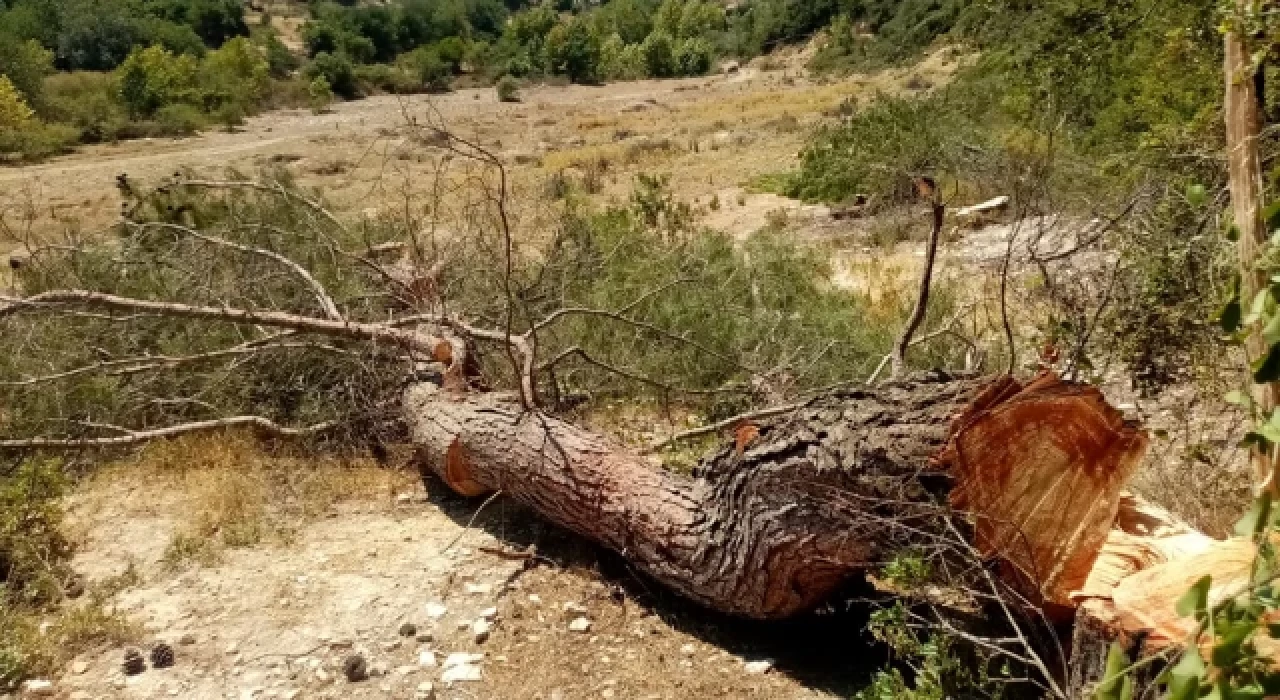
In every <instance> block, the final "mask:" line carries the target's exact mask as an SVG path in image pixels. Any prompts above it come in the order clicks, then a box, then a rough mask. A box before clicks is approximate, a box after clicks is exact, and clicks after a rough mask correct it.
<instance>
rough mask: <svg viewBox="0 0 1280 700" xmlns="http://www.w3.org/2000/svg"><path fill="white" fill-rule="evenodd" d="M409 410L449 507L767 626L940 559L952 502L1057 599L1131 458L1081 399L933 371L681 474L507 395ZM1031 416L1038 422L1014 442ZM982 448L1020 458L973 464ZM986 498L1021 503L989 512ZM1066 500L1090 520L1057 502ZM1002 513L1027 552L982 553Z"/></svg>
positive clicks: (817, 408)
mask: <svg viewBox="0 0 1280 700" xmlns="http://www.w3.org/2000/svg"><path fill="white" fill-rule="evenodd" d="M984 389H987V391H984ZM404 404H405V406H404V408H405V413H406V418H407V422H408V424H409V427H410V430H411V433H412V436H413V439H414V441H415V443H416V444H417V445H418V447H419V449H420V451H421V459H422V466H423V468H424V469H429V470H431V471H433V472H435V473H436V474H438V475H440V476H441V477H443V478H444V479H445V481H446V482H447V483H449V484H451V485H453V486H454V487H455V488H457V489H458V490H459V491H460V492H461V493H464V494H469V495H477V494H479V493H481V492H483V491H496V490H501V491H502V492H503V493H504V494H506V495H508V496H510V497H511V498H514V499H515V500H517V501H519V502H521V503H523V504H524V505H526V506H528V507H529V508H531V509H533V510H534V511H535V512H537V513H538V514H540V515H541V516H542V517H545V518H547V519H548V520H550V521H552V522H554V523H556V524H558V525H560V526H562V527H565V528H567V529H569V530H572V531H574V532H576V533H578V534H580V535H583V536H585V537H587V538H589V539H591V540H593V541H595V542H597V543H599V544H601V545H603V546H605V547H608V548H610V549H612V550H614V551H616V552H618V553H620V554H621V555H622V556H624V557H626V558H627V559H628V560H629V561H630V562H632V563H633V564H634V565H635V566H636V567H637V568H639V569H641V570H643V571H645V572H646V573H647V574H649V575H650V576H652V577H654V578H655V579H656V580H658V581H659V582H661V583H663V584H665V585H667V586H669V587H670V588H672V589H673V590H675V591H677V592H678V593H680V594H682V595H685V596H687V597H689V598H691V599H693V600H696V601H699V602H701V603H703V604H705V605H707V606H709V607H711V608H715V609H718V610H721V611H724V612H728V613H732V614H736V615H741V616H745V617H752V618H764V619H767V618H782V617H787V616H790V615H794V614H796V613H799V612H802V611H805V610H808V609H810V608H813V607H815V606H816V605H818V604H819V603H821V602H823V601H824V600H825V599H826V598H828V597H829V596H830V595H831V594H832V593H833V592H835V591H836V589H837V588H839V587H840V586H841V585H843V584H844V583H845V582H847V581H848V580H849V579H850V578H851V577H853V576H855V575H857V574H859V573H861V572H863V571H864V570H865V569H866V568H868V567H869V566H873V565H875V564H876V563H878V562H882V561H884V560H886V559H887V558H889V557H892V556H893V555H894V554H895V553H897V552H899V551H901V550H902V549H904V548H907V547H912V546H934V545H937V544H938V542H939V541H941V540H942V539H944V538H947V537H949V536H950V535H949V534H948V533H949V530H948V528H946V527H944V526H943V522H944V521H945V520H946V518H947V517H948V515H949V514H950V513H951V510H950V507H949V506H948V505H947V501H948V497H949V496H951V495H952V494H955V493H960V494H962V498H961V502H962V503H964V504H965V507H966V508H967V509H968V510H970V511H971V515H970V517H971V518H972V519H973V520H974V521H975V522H976V523H978V528H977V529H978V530H980V531H981V532H982V536H981V537H980V538H979V540H978V544H979V548H980V549H981V550H982V551H983V553H984V554H986V555H990V556H993V557H1007V558H1010V559H1011V560H1012V563H1011V564H1010V565H1009V566H1010V568H1011V570H1013V571H1016V572H1018V573H1019V574H1020V575H1024V576H1025V574H1026V572H1027V571H1046V572H1051V573H1054V574H1055V575H1054V576H1052V577H1049V578H1047V579H1043V580H1042V581H1038V582H1037V587H1036V592H1040V591H1043V592H1044V595H1043V596H1042V597H1043V598H1044V599H1047V600H1050V601H1056V600H1057V598H1058V592H1059V591H1060V589H1061V588H1062V587H1064V586H1068V585H1071V582H1073V581H1074V580H1075V578H1074V573H1075V572H1076V570H1077V568H1078V567H1079V566H1080V565H1081V564H1082V563H1083V562H1088V564H1092V561H1093V558H1094V557H1096V556H1097V550H1098V549H1099V548H1101V545H1102V541H1103V540H1105V537H1106V532H1107V531H1108V530H1109V529H1110V526H1111V521H1112V520H1113V519H1114V516H1115V510H1114V507H1112V506H1108V505H1107V504H1108V503H1114V502H1115V500H1116V499H1118V497H1119V496H1118V494H1119V488H1120V485H1121V484H1122V482H1123V480H1124V478H1126V477H1127V471H1126V470H1127V469H1131V466H1132V463H1133V462H1135V461H1136V459H1137V455H1139V454H1140V453H1141V450H1142V448H1143V446H1144V445H1145V441H1144V440H1143V439H1141V437H1140V435H1139V434H1138V433H1137V432H1136V431H1133V430H1132V429H1131V428H1127V427H1126V426H1124V425H1123V422H1121V423H1119V424H1116V423H1115V422H1114V421H1111V420H1109V419H1108V416H1109V414H1107V413H1106V412H1105V411H1101V409H1103V408H1106V407H1105V404H1104V403H1102V400H1101V397H1100V395H1098V394H1097V393H1096V391H1094V390H1092V389H1089V388H1085V387H1078V386H1075V385H1068V384H1063V383H1061V382H1051V381H1048V380H1041V381H1039V382H1034V383H1032V384H1031V385H1030V386H1028V387H1026V388H1025V389H1024V388H1023V387H1022V386H1021V385H1019V384H1018V383H1017V382H1015V381H1013V380H1011V379H1001V380H996V381H995V383H993V382H992V381H990V380H984V379H977V378H973V377H959V378H957V377H951V376H947V375H945V374H942V373H936V374H931V375H926V376H922V377H917V378H913V379H911V380H907V381H902V382H895V383H891V384H889V385H887V386H885V387H882V388H878V389H875V390H845V391H839V392H835V393H832V394H830V395H828V396H824V397H822V398H819V399H816V400H814V401H813V402H811V403H809V404H807V405H804V406H802V407H798V408H797V409H796V410H794V411H791V412H788V413H786V414H783V415H779V416H775V417H773V418H771V419H769V420H767V421H760V422H759V423H758V424H757V425H756V426H755V429H754V430H753V431H752V433H753V434H752V435H751V436H750V437H749V439H748V440H747V441H746V443H745V444H744V443H743V441H742V440H740V439H739V440H736V441H735V442H732V443H730V444H728V445H726V446H725V447H723V448H721V449H720V450H718V451H717V452H715V453H713V454H711V455H709V456H707V457H706V458H704V459H703V461H702V463H701V464H700V466H699V467H698V468H697V469H696V470H695V472H694V474H693V475H692V476H684V475H681V474H675V473H671V472H667V471H664V470H660V469H654V468H653V467H651V466H650V464H649V463H648V462H647V460H645V459H644V458H643V457H641V456H639V455H636V454H633V453H630V452H628V451H627V450H625V449H622V448H619V447H616V446H614V445H612V444H610V443H609V442H608V441H607V440H606V439H604V438H603V437H601V436H598V435H595V434H592V433H590V432H589V431H586V430H583V429H581V428H578V427H576V426H573V425H571V424H568V423H565V422H563V421H559V420H556V419H554V418H551V417H548V416H545V415H543V414H540V413H535V412H530V411H526V410H524V409H523V408H522V407H521V406H520V404H519V402H518V401H517V399H516V398H515V397H513V396H510V395H501V394H474V393H471V394H458V393H453V392H448V391H441V390H439V389H438V388H436V387H434V386H415V387H411V388H410V389H409V390H408V391H407V393H406V395H405V400H404ZM1108 410H1109V409H1108ZM1100 411H1101V413H1100ZM1099 413H1100V415H1101V416H1102V418H1099V417H1098V414H1099ZM1036 416H1039V417H1040V418H1046V417H1047V419H1036V420H1028V421H1026V422H1023V423H1021V424H1020V425H1021V427H1019V423H1018V420H1017V419H1018V418H1019V417H1036ZM739 437H741V436H739ZM996 438H1000V439H1005V440H1007V442H1008V444H1009V445H1016V446H1018V449H999V450H994V449H993V450H991V452H990V454H989V455H988V454H986V453H985V452H984V451H983V450H984V449H987V448H988V447H989V445H988V442H989V441H990V440H992V439H996ZM1077 441H1080V444H1079V445H1077V444H1076V442H1077ZM948 446H949V447H948ZM944 448H946V449H945V452H944ZM1046 455H1052V456H1054V457H1053V458H1052V459H1050V458H1047V457H1046ZM1094 458H1099V459H1100V460H1101V461H1099V462H1097V463H1096V464H1095V463H1094V461H1093V460H1094ZM1055 469H1056V470H1058V471H1059V473H1057V474H1049V473H1047V472H1048V471H1049V470H1055ZM1020 475H1034V477H1035V478H1034V479H1030V480H1027V479H1018V478H1017V477H1019V476H1020ZM1082 475H1083V476H1082ZM1090 475H1092V477H1096V478H1085V477H1086V476H1090ZM1042 476H1043V477H1045V478H1044V479H1043V480H1041V479H1040V477H1042ZM974 479H977V480H984V481H982V483H980V484H974V483H967V480H974ZM987 479H994V480H993V481H990V483H988V482H987V481H985V480H987ZM1038 484H1043V488H1041V487H1039V486H1037V485H1038ZM1061 484H1073V485H1074V486H1075V488H1076V489H1077V490H1078V491H1077V492H1072V493H1066V492H1064V491H1062V490H1061V489H1060V488H1059V485H1061ZM1015 487H1016V488H1015ZM993 488H998V489H1003V490H1004V491H1006V492H1007V493H1009V494H1011V495H1013V494H1016V496H1015V497H1012V498H1004V499H990V498H985V497H984V496H983V494H987V493H989V492H991V489H993ZM1065 497H1070V499H1072V500H1071V504H1075V503H1076V500H1075V499H1080V502H1081V503H1094V504H1096V505H1095V506H1094V507H1092V508H1081V507H1076V506H1075V505H1071V504H1068V505H1064V504H1062V503H1058V502H1055V501H1054V499H1055V498H1065ZM1009 516H1012V517H1010V522H1012V523H1018V524H1019V525H1020V526H1022V527H1025V528H1027V529H1028V530H1029V531H1028V532H1027V533H1024V535H1025V536H1024V537H1023V538H1022V541H1024V542H1026V543H1027V545H1028V547H1027V549H1026V550H1025V551H1026V552H1027V553H1028V554H1026V555H1025V556H1024V555H1020V554H1019V551H1020V550H1018V549H1017V548H1008V547H1004V546H995V545H1001V544H1004V543H1005V540H1007V539H1008V535H1007V533H1006V530H1005V529H1003V528H1000V527H992V526H990V525H983V523H991V522H997V521H1003V520H1002V519H1004V518H1006V517H1009ZM1068 518H1071V519H1074V518H1081V519H1082V520H1080V521H1076V520H1067V519H1068ZM1055 519H1056V520H1055ZM1098 530H1100V531H1101V532H1102V536H1101V539H1099V538H1098V537H1095V531H1098ZM1095 541H1096V542H1095ZM1019 556H1024V558H1019ZM1085 568H1086V571H1085V573H1086V574H1087V565H1086V566H1085ZM1081 583H1083V579H1081ZM1041 584H1048V585H1047V587H1041Z"/></svg>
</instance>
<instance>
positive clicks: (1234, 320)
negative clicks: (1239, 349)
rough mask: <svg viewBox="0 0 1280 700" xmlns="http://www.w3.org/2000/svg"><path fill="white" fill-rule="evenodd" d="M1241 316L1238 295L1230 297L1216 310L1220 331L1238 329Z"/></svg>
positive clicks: (1233, 331) (1227, 331) (1228, 331)
mask: <svg viewBox="0 0 1280 700" xmlns="http://www.w3.org/2000/svg"><path fill="white" fill-rule="evenodd" d="M1241 316H1242V312H1241V310H1240V297H1232V298H1231V300H1229V301H1228V302H1227V303H1226V304H1225V305H1224V306H1223V307H1222V308H1221V309H1220V310H1219V311H1218V325H1219V326H1220V327H1221V328H1222V332H1223V333H1235V332H1236V331H1238V330H1240V325H1241V323H1240V322H1241Z"/></svg>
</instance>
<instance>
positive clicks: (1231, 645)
mask: <svg viewBox="0 0 1280 700" xmlns="http://www.w3.org/2000/svg"><path fill="white" fill-rule="evenodd" d="M1256 629H1257V625H1255V624H1254V622H1253V620H1250V619H1247V618H1246V619H1241V620H1236V621H1234V622H1231V623H1228V624H1227V625H1226V627H1225V629H1223V630H1222V631H1221V632H1220V635H1219V637H1218V643H1217V644H1215V645H1213V652H1212V653H1211V654H1210V659H1211V660H1212V661H1213V665H1214V666H1217V667H1219V668H1227V667H1229V666H1234V665H1235V664H1236V662H1237V661H1239V660H1240V657H1241V654H1242V650H1241V647H1242V646H1243V645H1244V643H1245V641H1247V640H1248V639H1249V637H1250V636H1251V635H1252V634H1253V632H1254V630H1256Z"/></svg>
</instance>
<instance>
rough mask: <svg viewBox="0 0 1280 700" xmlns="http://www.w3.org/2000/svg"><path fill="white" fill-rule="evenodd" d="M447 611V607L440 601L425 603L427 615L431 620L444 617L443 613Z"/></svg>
mask: <svg viewBox="0 0 1280 700" xmlns="http://www.w3.org/2000/svg"><path fill="white" fill-rule="evenodd" d="M448 612H449V608H446V607H445V606H443V605H441V604H440V603H427V617H429V618H431V619H432V620H439V619H440V618H442V617H444V616H445V614H446V613H448Z"/></svg>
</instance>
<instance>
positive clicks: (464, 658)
mask: <svg viewBox="0 0 1280 700" xmlns="http://www.w3.org/2000/svg"><path fill="white" fill-rule="evenodd" d="M481 661H484V654H468V653H467V652H465V651H459V652H454V653H452V654H450V655H448V656H446V657H444V667H445V670H448V669H451V668H454V667H455V666H465V665H468V664H478V663H480V662H481Z"/></svg>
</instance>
